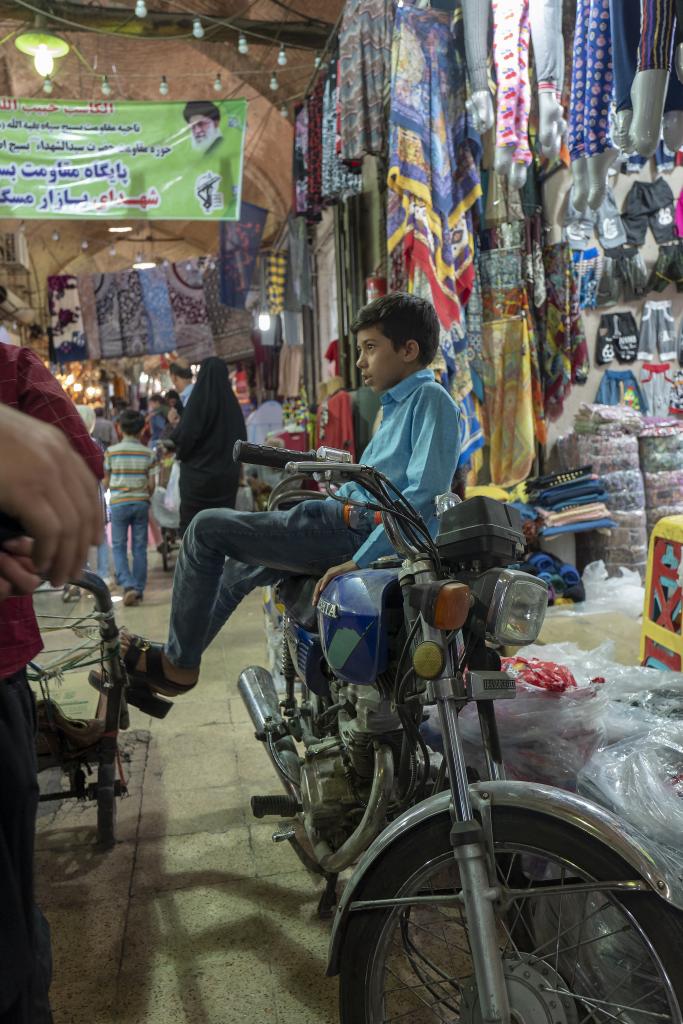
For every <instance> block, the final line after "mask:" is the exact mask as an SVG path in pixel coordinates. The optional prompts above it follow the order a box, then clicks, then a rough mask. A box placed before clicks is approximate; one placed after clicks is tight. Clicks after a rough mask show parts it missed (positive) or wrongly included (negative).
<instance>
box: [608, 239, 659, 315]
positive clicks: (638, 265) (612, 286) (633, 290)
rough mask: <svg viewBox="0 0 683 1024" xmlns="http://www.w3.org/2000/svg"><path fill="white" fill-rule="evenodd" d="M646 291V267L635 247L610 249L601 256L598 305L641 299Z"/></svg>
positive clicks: (611, 304) (610, 304) (612, 304)
mask: <svg viewBox="0 0 683 1024" xmlns="http://www.w3.org/2000/svg"><path fill="white" fill-rule="evenodd" d="M646 293H647V269H646V267H645V262H644V260H643V257H642V256H641V255H640V253H639V252H638V250H637V249H629V248H627V247H625V246H623V247H622V248H620V249H610V251H609V252H608V253H605V255H604V257H603V265H602V274H601V275H600V281H599V283H598V295H597V305H598V306H614V305H616V303H617V302H619V300H620V298H623V301H624V302H633V301H634V300H635V299H641V298H642V297H643V295H645V294H646Z"/></svg>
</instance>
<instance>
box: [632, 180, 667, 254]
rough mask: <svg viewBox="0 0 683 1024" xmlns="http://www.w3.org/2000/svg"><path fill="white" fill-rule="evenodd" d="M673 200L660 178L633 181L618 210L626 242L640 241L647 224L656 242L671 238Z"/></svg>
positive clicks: (635, 243) (643, 237) (640, 243)
mask: <svg viewBox="0 0 683 1024" xmlns="http://www.w3.org/2000/svg"><path fill="white" fill-rule="evenodd" d="M673 202H674V195H673V192H672V191H671V188H670V187H669V184H668V182H666V181H664V179H663V178H657V180H656V181H651V182H650V181H636V182H634V183H633V185H632V186H631V189H630V191H629V193H628V195H627V196H626V199H625V201H624V209H623V211H622V220H623V222H624V228H625V229H626V237H627V240H628V242H629V244H630V245H642V244H643V243H644V241H645V235H646V234H647V229H648V225H649V227H650V228H651V229H652V234H653V235H654V237H655V241H656V242H658V243H659V244H660V245H661V244H662V243H663V242H672V241H673V240H674V238H675V237H676V231H675V217H674V206H673Z"/></svg>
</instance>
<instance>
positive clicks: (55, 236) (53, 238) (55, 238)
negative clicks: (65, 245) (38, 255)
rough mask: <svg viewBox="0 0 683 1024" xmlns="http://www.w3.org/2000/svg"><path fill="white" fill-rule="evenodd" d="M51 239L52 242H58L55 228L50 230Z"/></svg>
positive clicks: (57, 233) (57, 232)
mask: <svg viewBox="0 0 683 1024" xmlns="http://www.w3.org/2000/svg"><path fill="white" fill-rule="evenodd" d="M52 241H53V242H58V241H59V231H57V228H55V229H54V231H53V232H52Z"/></svg>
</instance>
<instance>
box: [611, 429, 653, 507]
mask: <svg viewBox="0 0 683 1024" xmlns="http://www.w3.org/2000/svg"><path fill="white" fill-rule="evenodd" d="M631 440H633V438H632V439H631ZM601 479H602V485H603V487H604V488H605V490H606V491H607V499H606V504H607V506H608V507H609V510H610V513H611V512H615V511H620V512H634V511H636V512H639V511H641V510H642V509H643V508H645V485H644V482H643V474H642V473H641V472H640V470H639V469H624V470H621V469H620V470H616V471H615V472H614V473H605V474H604V475H603V476H602V477H601Z"/></svg>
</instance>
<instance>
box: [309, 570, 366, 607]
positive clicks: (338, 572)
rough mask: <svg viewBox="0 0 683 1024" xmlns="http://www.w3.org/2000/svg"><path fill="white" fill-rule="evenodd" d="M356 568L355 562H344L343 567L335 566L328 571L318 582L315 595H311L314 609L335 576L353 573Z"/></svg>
mask: <svg viewBox="0 0 683 1024" xmlns="http://www.w3.org/2000/svg"><path fill="white" fill-rule="evenodd" d="M357 568H358V566H357V565H356V563H355V562H344V564H343V565H335V566H333V567H332V568H331V569H328V570H327V572H326V573H325V575H324V576H323V578H322V579H321V580H318V583H317V586H316V588H315V593H314V594H313V606H314V607H315V605H317V603H318V601H319V600H320V595H321V594H322V592H323V590H324V589H325V587H326V586H327V584H328V583H331V582H332V580H333V579H334V578H335V576H341V575H342V574H343V573H345V572H353V571H354V570H355V569H357Z"/></svg>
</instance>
